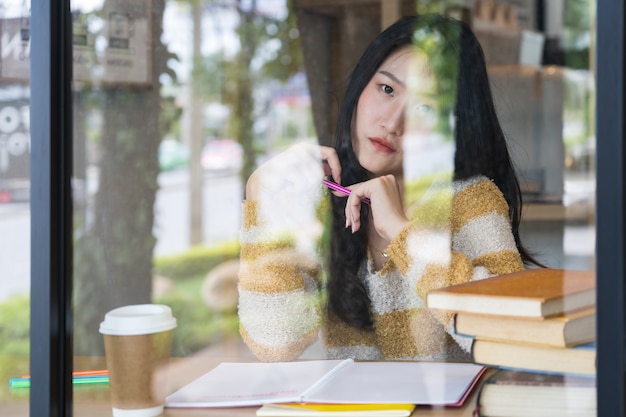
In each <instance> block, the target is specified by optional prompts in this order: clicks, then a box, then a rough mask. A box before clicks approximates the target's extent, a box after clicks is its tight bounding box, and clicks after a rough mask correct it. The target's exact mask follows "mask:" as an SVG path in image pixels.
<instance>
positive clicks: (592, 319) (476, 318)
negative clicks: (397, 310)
mask: <svg viewBox="0 0 626 417" xmlns="http://www.w3.org/2000/svg"><path fill="white" fill-rule="evenodd" d="M454 330H455V332H456V333H458V334H460V335H463V336H470V337H474V338H479V339H492V340H496V341H501V342H513V343H531V344H537V345H542V346H554V347H570V346H576V345H581V344H584V343H589V342H593V341H594V340H595V337H596V309H595V308H593V307H591V308H585V309H582V310H576V311H572V312H569V313H564V314H558V315H556V316H551V317H546V318H542V319H534V318H530V319H529V318H526V317H512V316H499V315H487V314H472V313H456V314H455V316H454Z"/></svg>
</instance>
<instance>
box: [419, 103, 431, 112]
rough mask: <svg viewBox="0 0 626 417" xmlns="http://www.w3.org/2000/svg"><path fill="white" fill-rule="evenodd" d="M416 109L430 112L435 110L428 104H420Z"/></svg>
mask: <svg viewBox="0 0 626 417" xmlns="http://www.w3.org/2000/svg"><path fill="white" fill-rule="evenodd" d="M415 109H416V110H417V111H418V112H420V113H430V112H432V111H433V108H432V107H430V106H429V105H428V104H420V105H418V106H417V107H416V108H415Z"/></svg>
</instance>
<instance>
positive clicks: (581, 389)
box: [476, 370, 597, 417]
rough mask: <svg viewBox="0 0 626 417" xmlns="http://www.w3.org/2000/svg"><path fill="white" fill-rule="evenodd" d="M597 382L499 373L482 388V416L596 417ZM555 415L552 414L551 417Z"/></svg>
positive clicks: (499, 371)
mask: <svg viewBox="0 0 626 417" xmlns="http://www.w3.org/2000/svg"><path fill="white" fill-rule="evenodd" d="M596 403H597V399H596V379H595V378H592V377H579V376H572V375H561V374H545V373H535V372H525V371H513V370H498V371H496V372H494V373H493V374H492V375H490V376H489V377H488V378H486V379H485V380H484V381H483V382H482V384H481V385H480V389H479V392H478V395H477V400H476V405H477V409H478V410H479V412H480V415H481V416H484V417H487V416H519V417H526V416H538V415H546V414H548V415H558V416H569V415H575V416H595V413H596ZM550 413H551V414H550Z"/></svg>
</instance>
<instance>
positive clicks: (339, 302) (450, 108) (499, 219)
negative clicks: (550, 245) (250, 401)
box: [239, 15, 536, 361]
mask: <svg viewBox="0 0 626 417" xmlns="http://www.w3.org/2000/svg"><path fill="white" fill-rule="evenodd" d="M431 113H436V114H438V115H439V117H434V118H432V117H431V118H430V119H429V118H428V115H429V114H431ZM446 115H449V116H450V118H448V117H446ZM428 120H430V122H429V123H430V127H431V128H433V127H434V126H435V125H437V126H444V128H445V125H446V121H448V120H451V126H448V130H451V131H452V132H454V140H455V143H456V153H455V158H454V178H453V181H452V182H450V183H449V184H448V185H449V186H448V187H445V186H444V187H443V188H442V187H439V188H437V189H438V190H439V191H438V192H436V193H435V194H436V195H438V196H440V195H443V196H444V198H443V199H441V198H436V199H433V201H434V200H436V201H439V204H438V205H435V206H436V207H437V208H436V210H434V211H435V212H437V213H440V214H441V213H443V215H441V216H435V218H436V219H437V220H435V221H433V219H432V218H431V217H429V213H426V211H430V212H432V211H433V210H432V208H431V209H429V210H421V211H420V209H419V207H418V209H416V210H415V211H413V212H411V213H407V211H406V208H405V205H404V204H403V202H404V199H405V195H404V172H405V168H406V167H404V166H403V164H404V160H405V155H404V152H403V147H404V146H405V145H406V143H405V141H406V140H408V137H409V136H411V137H413V136H414V135H409V129H412V130H411V131H413V130H415V131H419V130H421V129H424V125H425V124H428V123H426V122H424V121H428ZM319 159H322V160H323V161H324V162H325V164H324V165H323V167H324V173H322V172H321V168H318V169H315V168H312V169H308V168H307V167H309V166H311V164H309V163H307V162H306V161H309V162H310V161H314V162H313V165H316V162H315V161H319ZM323 174H327V175H329V176H331V177H332V179H333V180H334V181H335V182H338V183H341V184H342V185H344V186H347V187H348V188H349V189H350V190H351V193H350V195H349V196H347V197H346V196H345V195H342V194H339V193H337V192H334V193H333V194H334V195H333V196H332V197H331V207H332V223H331V225H330V256H329V258H328V259H329V265H328V271H329V276H328V278H327V279H323V280H319V279H317V278H316V277H317V276H318V275H319V274H318V272H319V271H318V270H317V269H316V265H315V264H314V263H313V264H312V263H310V262H309V261H308V258H307V257H306V256H303V255H302V252H301V251H297V250H294V249H289V250H287V249H280V248H285V247H288V246H290V245H288V244H286V243H285V241H282V243H281V239H280V238H279V236H280V233H277V231H278V230H279V228H275V227H274V226H273V225H272V223H273V222H274V221H278V219H279V218H280V219H284V218H285V217H288V215H287V214H286V212H285V211H283V212H281V214H279V215H275V212H276V211H278V207H282V206H281V205H280V204H278V200H279V199H280V198H282V197H283V196H286V195H290V190H293V189H294V188H295V189H298V190H300V191H302V192H303V195H308V196H311V195H315V193H314V192H313V189H314V187H315V184H317V183H319V180H320V177H321V176H322V175H323ZM316 181H317V182H316ZM294 185H296V186H295V187H294ZM246 193H247V195H246V201H245V202H244V228H243V231H242V252H241V259H242V268H241V272H240V283H239V289H240V301H239V316H240V320H241V334H242V337H243V339H244V341H245V342H246V344H247V345H248V346H249V347H250V348H251V350H252V351H253V352H254V353H255V355H257V357H259V358H260V359H261V360H267V361H275V360H291V359H295V358H297V357H299V356H300V355H301V354H302V352H303V351H304V350H305V349H306V348H307V347H308V346H310V345H311V344H312V343H313V342H314V341H315V340H316V339H317V335H318V333H319V331H320V330H322V336H323V342H324V346H325V350H326V354H327V356H328V357H329V358H345V357H351V358H354V359H416V360H469V347H470V345H469V344H470V340H468V339H467V338H464V337H462V336H459V335H456V334H454V332H453V328H452V321H451V318H452V317H451V314H445V313H441V312H433V311H429V310H428V309H427V308H426V307H425V296H426V293H427V292H428V291H429V290H431V289H433V288H438V287H443V286H448V285H452V284H457V283H461V282H466V281H469V280H475V279H481V278H485V277H489V276H494V275H499V274H503V273H509V272H514V271H517V270H521V269H523V268H524V263H536V262H535V261H534V260H533V259H532V257H531V256H530V255H529V254H528V253H527V251H526V250H525V249H524V247H523V246H522V244H521V242H520V239H519V233H518V228H519V222H520V213H521V197H520V190H519V185H518V182H517V179H516V177H515V172H514V169H513V166H512V163H511V160H510V157H509V154H508V151H507V147H506V142H505V138H504V135H503V133H502V130H501V128H500V126H499V123H498V120H497V117H496V114H495V110H494V106H493V102H492V98H491V93H490V89H489V82H488V79H487V73H486V67H485V62H484V57H483V54H482V50H481V48H480V45H479V43H478V41H477V40H476V38H475V37H474V35H473V34H472V32H471V31H470V29H469V28H467V27H466V26H465V25H463V24H462V23H460V22H458V21H455V20H452V19H446V18H444V17H441V16H430V15H429V16H414V17H406V18H402V19H400V20H399V21H398V22H396V23H395V24H393V25H392V26H390V27H389V28H388V29H386V30H385V31H383V32H382V33H381V34H380V35H379V36H378V37H377V38H376V39H375V40H374V41H373V42H372V44H371V45H370V46H369V47H368V48H367V50H366V51H365V52H364V54H363V56H362V57H361V59H360V60H359V62H358V64H357V66H356V67H355V69H354V71H353V73H352V75H351V76H350V79H349V84H348V87H347V90H346V95H345V98H344V101H343V104H342V107H341V109H340V115H339V120H338V127H337V133H336V145H335V147H334V148H327V147H311V146H298V147H295V148H293V149H291V150H288V151H287V152H285V153H284V154H282V155H280V156H279V157H277V158H276V159H275V160H274V161H271V162H270V163H269V164H266V165H265V166H261V167H260V168H259V169H258V170H257V171H256V172H255V173H254V174H253V175H252V176H251V178H250V180H249V182H248V184H247V186H246ZM366 199H368V202H367V203H364V201H367V200H366ZM264 200H265V202H263V201H264ZM302 200H303V199H302V198H297V197H294V196H293V195H290V197H288V198H287V199H286V200H284V201H283V205H286V206H287V207H288V210H289V209H290V210H292V211H301V210H299V209H298V207H297V204H299V203H301V202H302ZM269 201H271V202H272V204H270V203H268V202H269ZM425 206H426V204H423V205H422V207H425ZM435 206H432V205H431V206H430V207H435ZM270 213H274V214H270ZM272 216H273V220H272ZM299 224H301V225H304V224H308V223H306V222H301V223H299ZM272 230H273V231H272ZM293 246H294V245H291V247H293ZM295 247H296V248H297V247H298V245H297V242H296V245H295ZM320 288H321V289H322V290H323V291H321V293H320V292H319V290H320ZM319 294H321V295H322V296H324V297H327V300H321V299H320V297H319Z"/></svg>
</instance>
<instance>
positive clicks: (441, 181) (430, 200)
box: [405, 173, 452, 227]
mask: <svg viewBox="0 0 626 417" xmlns="http://www.w3.org/2000/svg"><path fill="white" fill-rule="evenodd" d="M451 178H452V174H451V173H441V174H433V175H429V176H424V177H422V178H420V179H418V180H417V181H414V182H411V183H407V184H406V185H405V202H406V205H407V207H408V209H407V211H408V212H409V215H410V218H411V220H416V219H419V223H420V224H422V225H424V226H430V227H445V226H446V225H447V224H448V221H449V219H450V210H451V202H452V187H451V182H450V181H451Z"/></svg>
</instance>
